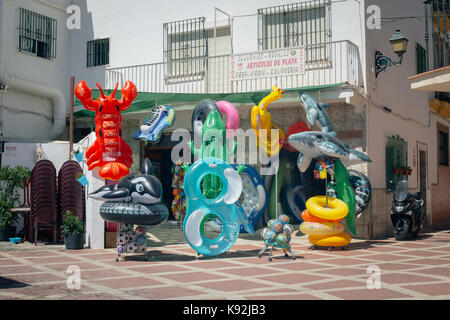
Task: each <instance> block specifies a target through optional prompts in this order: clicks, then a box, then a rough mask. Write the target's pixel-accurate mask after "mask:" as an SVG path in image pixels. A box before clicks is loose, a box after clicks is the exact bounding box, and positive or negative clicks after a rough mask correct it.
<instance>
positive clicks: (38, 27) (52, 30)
mask: <svg viewBox="0 0 450 320" xmlns="http://www.w3.org/2000/svg"><path fill="white" fill-rule="evenodd" d="M18 46H19V51H21V52H28V53H31V54H34V55H36V56H38V57H42V58H46V59H55V58H56V20H55V19H52V18H49V17H46V16H43V15H41V14H39V13H36V12H33V11H30V10H27V9H23V8H19V45H18Z"/></svg>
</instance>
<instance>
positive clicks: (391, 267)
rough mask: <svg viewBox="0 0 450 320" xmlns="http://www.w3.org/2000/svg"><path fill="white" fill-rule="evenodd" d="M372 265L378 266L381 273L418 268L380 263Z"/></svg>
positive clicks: (415, 267) (415, 266) (403, 264)
mask: <svg viewBox="0 0 450 320" xmlns="http://www.w3.org/2000/svg"><path fill="white" fill-rule="evenodd" d="M374 265H376V266H378V267H379V268H380V270H381V271H382V272H383V270H388V271H391V270H404V271H406V270H409V269H417V268H418V267H419V266H417V265H413V264H408V263H390V262H382V263H375V264H374Z"/></svg>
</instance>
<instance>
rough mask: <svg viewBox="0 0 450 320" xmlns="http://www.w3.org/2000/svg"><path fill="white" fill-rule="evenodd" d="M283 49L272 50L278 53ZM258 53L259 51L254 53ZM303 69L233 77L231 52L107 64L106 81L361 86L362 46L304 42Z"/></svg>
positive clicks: (169, 86)
mask: <svg viewBox="0 0 450 320" xmlns="http://www.w3.org/2000/svg"><path fill="white" fill-rule="evenodd" d="M282 50H286V49H280V50H271V51H270V52H273V53H274V54H276V52H277V51H282ZM257 53H260V52H255V54H257ZM304 56H305V60H304V72H303V73H302V74H290V75H283V76H266V77H257V78H252V79H245V80H232V77H231V72H230V68H231V67H230V64H231V60H232V56H230V55H223V56H215V57H202V58H190V59H180V60H174V61H168V62H161V63H152V64H143V65H136V66H125V67H117V68H109V69H107V70H106V79H105V85H106V87H107V89H113V88H114V86H115V84H116V82H119V87H120V86H123V85H124V84H125V82H126V81H128V80H131V81H133V82H134V83H135V84H136V86H137V89H138V91H139V92H160V93H238V92H252V91H258V90H267V89H271V88H272V86H273V85H275V84H276V85H277V86H278V87H281V88H284V89H288V88H298V87H310V86H324V85H325V86H326V85H336V84H342V83H348V84H351V85H355V86H360V85H361V80H362V77H361V75H360V73H361V69H360V59H359V52H358V47H357V46H356V45H355V44H354V43H352V42H350V41H347V40H345V41H335V42H329V43H323V44H314V45H307V46H304Z"/></svg>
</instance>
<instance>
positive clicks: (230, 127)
mask: <svg viewBox="0 0 450 320" xmlns="http://www.w3.org/2000/svg"><path fill="white" fill-rule="evenodd" d="M216 105H217V107H218V108H219V110H220V112H222V114H225V115H226V116H227V119H228V121H227V126H226V129H227V139H228V138H230V137H232V136H233V134H234V132H235V131H236V130H237V129H238V128H239V113H238V112H237V110H236V108H235V107H234V105H233V104H231V103H230V102H228V101H223V100H222V101H217V102H216Z"/></svg>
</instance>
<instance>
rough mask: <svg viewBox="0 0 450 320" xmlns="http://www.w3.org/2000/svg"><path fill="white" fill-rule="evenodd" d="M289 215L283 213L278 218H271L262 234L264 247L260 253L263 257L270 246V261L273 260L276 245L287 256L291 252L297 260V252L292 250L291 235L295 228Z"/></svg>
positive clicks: (292, 256) (259, 255)
mask: <svg viewBox="0 0 450 320" xmlns="http://www.w3.org/2000/svg"><path fill="white" fill-rule="evenodd" d="M288 222H289V217H288V216H287V215H284V214H281V215H280V216H279V217H278V218H277V219H271V220H269V222H268V223H267V228H264V229H263V230H262V232H261V235H262V237H263V239H264V248H262V249H261V251H260V252H259V253H258V257H259V258H261V257H262V254H263V253H264V252H265V251H266V250H267V249H268V248H269V247H270V252H269V257H268V258H269V261H272V250H273V248H274V247H276V248H281V249H283V252H284V255H285V257H288V253H290V254H291V258H292V260H295V259H296V257H295V254H294V253H293V252H292V250H291V245H290V242H291V235H292V232H293V231H294V228H293V227H292V225H290V224H289V223H288Z"/></svg>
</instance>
